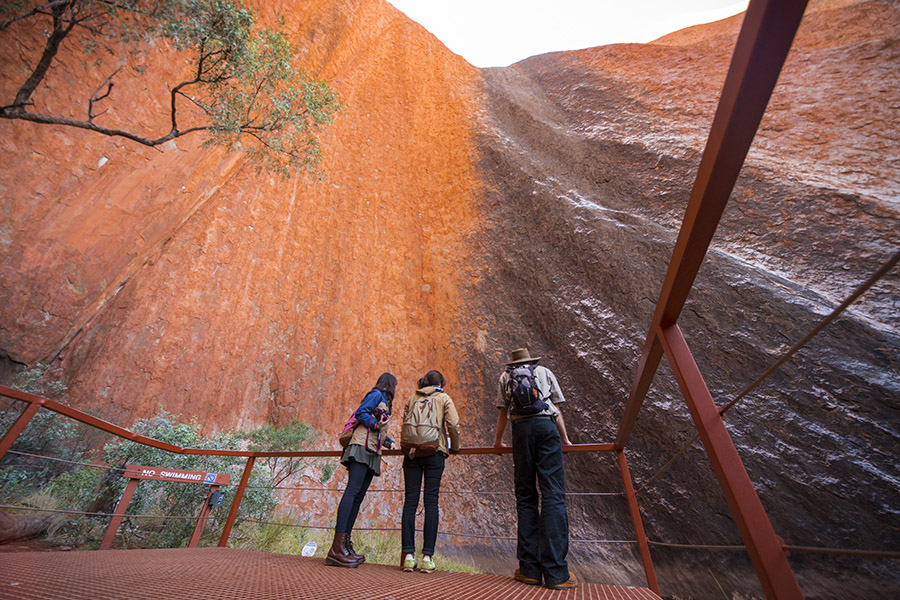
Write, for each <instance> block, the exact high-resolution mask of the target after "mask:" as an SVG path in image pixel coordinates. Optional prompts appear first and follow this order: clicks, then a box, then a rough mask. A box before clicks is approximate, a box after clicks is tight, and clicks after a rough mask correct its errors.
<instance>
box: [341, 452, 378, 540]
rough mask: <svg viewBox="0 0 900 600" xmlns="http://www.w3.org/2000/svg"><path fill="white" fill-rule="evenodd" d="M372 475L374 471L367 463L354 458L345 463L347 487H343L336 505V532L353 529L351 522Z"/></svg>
mask: <svg viewBox="0 0 900 600" xmlns="http://www.w3.org/2000/svg"><path fill="white" fill-rule="evenodd" d="M374 475H375V471H373V470H372V469H370V468H369V466H368V465H364V464H362V463H358V462H356V461H355V460H351V461H350V463H349V464H348V465H347V487H346V488H345V489H344V495H343V496H341V503H340V504H339V505H338V511H337V524H336V525H335V526H334V531H335V532H336V533H350V532H351V531H353V524H354V523H356V516H357V515H358V514H359V505H360V504H362V501H363V498H365V497H366V492H367V491H368V490H369V484H370V483H372V477H373V476H374Z"/></svg>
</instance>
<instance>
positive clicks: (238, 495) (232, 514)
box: [219, 456, 256, 548]
mask: <svg viewBox="0 0 900 600" xmlns="http://www.w3.org/2000/svg"><path fill="white" fill-rule="evenodd" d="M255 462H256V457H255V456H251V457H249V458H248V459H247V464H246V465H244V473H243V475H241V482H240V483H239V484H238V488H237V490H236V491H235V492H234V499H233V500H232V501H231V508H230V509H229V510H228V519H226V520H225V528H224V529H222V537H221V538H219V547H220V548H224V547H226V546H227V545H228V537H229V536H230V535H231V528H232V527H234V520H235V519H236V518H237V514H238V509H239V508H240V507H241V499H242V498H243V497H244V490H246V489H247V482H249V481H250V474H251V473H252V472H253V464H254V463H255Z"/></svg>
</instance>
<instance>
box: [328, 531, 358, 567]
mask: <svg viewBox="0 0 900 600" xmlns="http://www.w3.org/2000/svg"><path fill="white" fill-rule="evenodd" d="M325 564H326V565H331V566H332V567H346V568H348V569H355V568H356V567H358V566H359V563H358V562H357V561H356V559H354V558H353V557H352V556H350V555H349V554H347V534H346V533H338V532H335V533H334V540H333V541H332V542H331V549H330V550H328V555H327V556H326V557H325Z"/></svg>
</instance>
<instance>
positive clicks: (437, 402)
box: [403, 386, 459, 456]
mask: <svg viewBox="0 0 900 600" xmlns="http://www.w3.org/2000/svg"><path fill="white" fill-rule="evenodd" d="M432 394H433V396H432V400H433V402H434V412H435V413H436V414H437V415H439V420H440V425H441V432H442V433H443V435H441V436H440V441H439V442H438V452H441V453H442V454H443V455H444V456H448V455H449V454H450V452H449V451H448V449H447V437H448V436H449V437H450V450H453V452H457V451H459V414H458V413H457V412H456V406H454V404H453V399H452V398H450V396H448V395H447V394H446V393H445V392H438V391H437V390H436V389H435V388H433V387H431V386H429V387H425V388H422V389H420V390H416V393H415V394H413V395H412V396H410V397H409V399H408V400H407V401H406V407H405V408H404V409H403V422H406V417H407V416H408V415H409V411H410V410H412V407H413V406H414V405H415V403H416V400H419V399H420V398H422V396H429V395H432Z"/></svg>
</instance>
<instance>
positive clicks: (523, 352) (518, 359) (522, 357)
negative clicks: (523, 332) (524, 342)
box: [506, 348, 541, 365]
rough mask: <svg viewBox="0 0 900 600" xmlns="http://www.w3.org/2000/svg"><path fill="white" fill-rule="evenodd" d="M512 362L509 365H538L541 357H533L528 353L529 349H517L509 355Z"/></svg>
mask: <svg viewBox="0 0 900 600" xmlns="http://www.w3.org/2000/svg"><path fill="white" fill-rule="evenodd" d="M509 357H510V359H512V360H510V361H509V362H508V363H506V364H507V365H522V364H525V363H536V362H537V361H539V360H541V357H540V356H535V357H532V356H531V354H530V353H529V352H528V348H516V349H515V350H513V351H512V352H510V355H509Z"/></svg>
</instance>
